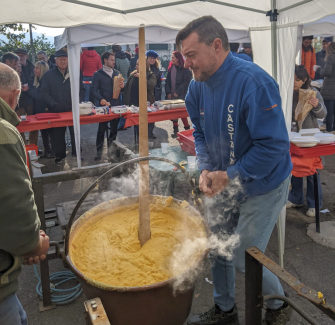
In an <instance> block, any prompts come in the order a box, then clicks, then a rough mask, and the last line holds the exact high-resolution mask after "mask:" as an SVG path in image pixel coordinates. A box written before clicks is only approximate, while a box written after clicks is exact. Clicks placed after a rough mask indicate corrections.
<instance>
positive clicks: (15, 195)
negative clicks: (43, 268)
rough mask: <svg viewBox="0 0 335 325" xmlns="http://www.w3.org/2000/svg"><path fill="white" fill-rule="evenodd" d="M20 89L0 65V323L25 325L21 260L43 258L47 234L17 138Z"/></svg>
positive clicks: (9, 71) (13, 76)
mask: <svg viewBox="0 0 335 325" xmlns="http://www.w3.org/2000/svg"><path fill="white" fill-rule="evenodd" d="M20 93H21V83H20V79H19V76H18V74H17V73H16V72H15V71H14V70H13V69H12V68H10V67H9V66H6V65H5V64H3V63H0V324H1V325H25V324H28V322H27V316H26V313H25V311H24V309H23V308H22V305H21V303H20V302H19V300H18V299H17V297H16V294H15V292H16V291H17V290H18V276H19V275H20V272H21V264H28V265H32V264H38V263H39V261H43V260H44V259H45V258H46V254H47V252H48V248H49V237H48V236H46V234H45V233H44V231H42V230H40V220H39V217H38V214H37V208H36V205H35V200H34V194H33V190H32V186H31V181H30V177H29V173H28V168H27V164H26V152H25V147H24V143H23V140H22V138H21V136H20V133H19V132H18V130H17V129H16V126H17V125H18V124H19V123H20V119H19V118H18V116H17V115H16V113H15V111H14V110H15V108H16V106H17V103H18V100H19V98H20Z"/></svg>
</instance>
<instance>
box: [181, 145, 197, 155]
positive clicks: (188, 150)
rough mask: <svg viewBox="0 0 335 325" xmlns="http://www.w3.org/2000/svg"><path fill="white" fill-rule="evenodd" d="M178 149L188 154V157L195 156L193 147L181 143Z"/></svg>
mask: <svg viewBox="0 0 335 325" xmlns="http://www.w3.org/2000/svg"><path fill="white" fill-rule="evenodd" d="M180 147H181V149H182V150H184V151H186V152H188V153H189V154H190V155H192V156H196V153H195V147H189V146H187V145H185V144H183V143H180Z"/></svg>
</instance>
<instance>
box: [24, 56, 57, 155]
mask: <svg viewBox="0 0 335 325" xmlns="http://www.w3.org/2000/svg"><path fill="white" fill-rule="evenodd" d="M47 71H49V65H48V64H47V63H46V62H44V61H38V62H36V64H35V68H34V74H35V77H34V79H32V80H30V83H29V86H28V87H27V88H28V89H27V90H26V91H27V94H28V95H29V96H30V97H31V98H32V104H33V114H40V113H47V108H46V104H45V102H44V101H43V100H42V96H41V86H42V82H43V76H44V74H45V73H46V72H47ZM41 135H42V140H43V146H44V153H43V155H42V156H41V157H46V156H48V155H51V145H50V140H49V130H41ZM37 140H38V131H31V132H30V133H29V144H36V145H37ZM50 158H52V157H50Z"/></svg>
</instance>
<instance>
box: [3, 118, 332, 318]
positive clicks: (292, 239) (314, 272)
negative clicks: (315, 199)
mask: <svg viewBox="0 0 335 325" xmlns="http://www.w3.org/2000/svg"><path fill="white" fill-rule="evenodd" d="M180 130H183V127H182V124H181V121H180ZM96 132H97V125H85V126H82V127H81V134H82V148H83V151H82V156H83V157H84V161H83V165H92V164H95V162H94V156H95V136H96ZM171 132H172V122H170V121H164V122H158V123H156V128H155V130H154V133H155V134H156V135H157V140H154V141H153V147H159V146H160V142H169V145H170V146H175V145H179V144H178V142H177V140H175V139H172V138H171V137H170V133H171ZM118 140H119V141H120V142H122V143H123V144H125V145H127V146H128V147H129V148H131V149H134V138H133V128H130V129H128V130H126V131H122V132H119V134H118ZM105 157H106V156H104V158H105ZM106 159H107V158H106ZM40 162H41V163H44V164H45V165H46V166H45V167H44V168H43V172H44V173H47V172H55V171H60V170H68V169H71V168H73V167H75V165H76V163H75V160H74V159H73V158H67V159H66V161H65V163H64V164H63V165H60V166H56V165H55V164H54V163H53V161H52V160H46V159H44V160H40ZM334 166H335V158H334V157H326V158H325V169H324V170H323V171H321V173H320V174H321V176H320V177H321V182H322V190H323V209H329V210H330V213H327V214H321V221H323V222H324V221H331V222H334V221H335V204H334V192H335V188H334V186H333V184H334V183H335V168H334ZM91 182H92V179H85V180H83V182H82V185H81V182H80V181H79V180H77V181H70V182H63V183H57V184H52V185H47V186H45V189H44V196H45V207H46V208H52V207H55V205H56V204H57V203H61V202H64V201H70V200H78V199H79V197H80V196H81V191H82V188H83V189H85V188H87V186H89V185H90V184H91ZM306 211H307V207H306V206H304V207H303V208H300V209H290V210H287V224H286V241H285V255H284V264H285V269H286V270H287V271H288V272H290V273H291V274H292V275H293V276H295V277H297V278H298V279H299V280H300V281H301V282H303V283H304V284H305V285H307V286H309V287H311V288H313V289H315V290H317V291H321V292H322V293H323V294H324V297H325V299H326V300H327V302H328V303H330V304H332V305H335V297H334V292H335V272H334V269H335V250H334V249H332V248H329V247H326V246H324V245H320V244H318V243H316V242H314V241H313V240H312V239H311V238H310V237H309V236H308V235H307V227H308V226H309V225H310V224H312V223H313V222H315V221H314V220H313V218H309V217H307V216H305V213H306ZM48 234H49V236H50V238H51V240H58V239H61V238H62V232H61V231H60V230H59V228H58V227H53V228H50V229H48ZM277 238H278V237H277V229H276V228H275V229H274V231H273V234H272V236H271V238H270V241H269V244H268V247H267V250H266V255H267V256H268V257H270V258H271V259H273V260H274V261H275V262H277V263H278V262H279V261H278V239H277ZM49 265H50V273H54V272H58V271H62V270H64V267H63V264H62V261H61V260H52V261H50V263H49ZM205 278H209V279H211V274H210V270H209V266H208V262H207V264H206V266H205V267H204V269H203V271H202V273H201V274H200V275H199V277H198V279H197V282H196V291H195V296H194V299H193V305H192V310H191V314H190V315H195V314H198V313H200V312H204V311H206V310H208V309H209V308H211V307H212V305H213V298H212V290H213V285H211V284H209V283H208V282H207V281H206V280H205ZM36 284H37V279H36V277H35V274H34V269H33V267H28V266H24V267H23V270H22V274H21V276H20V288H19V291H18V293H17V294H18V297H19V299H20V301H21V303H22V305H23V307H24V308H25V310H26V312H27V314H28V320H29V324H33V325H59V324H62V325H73V324H76V325H77V324H78V325H79V324H85V318H84V305H83V302H84V301H85V297H84V295H83V294H82V295H81V296H80V297H79V298H77V299H76V300H75V301H74V302H72V303H70V304H68V305H64V306H57V308H56V309H53V310H49V311H45V312H39V309H38V306H39V298H38V296H37V294H36V291H35V288H36ZM283 286H284V289H285V291H286V292H287V293H288V294H289V295H290V298H291V299H292V300H293V301H294V302H295V303H297V304H298V305H299V306H300V307H301V308H302V309H304V310H305V311H306V312H307V313H308V314H310V315H311V316H312V317H313V318H314V319H315V321H317V323H318V324H320V325H330V324H335V322H334V321H332V320H330V319H329V318H328V317H327V316H326V315H324V314H322V313H321V312H320V311H319V310H318V309H317V308H316V307H314V306H313V305H312V304H311V303H309V302H307V301H306V300H304V299H302V298H301V297H299V296H298V295H297V294H295V293H294V291H293V290H292V289H290V288H289V287H288V286H287V285H286V284H283ZM244 293H245V292H244V276H243V275H241V274H237V275H236V304H237V307H238V311H239V318H240V323H241V324H244V321H245V317H244V312H245V306H244ZM130 308H131V307H130ZM0 323H1V322H0ZM290 324H292V325H298V324H308V323H307V322H306V321H305V320H303V319H302V318H301V317H300V316H299V315H298V314H297V313H293V316H292V318H291V321H290ZM125 325H135V324H125ZM157 325H159V324H157ZM171 325H174V324H171Z"/></svg>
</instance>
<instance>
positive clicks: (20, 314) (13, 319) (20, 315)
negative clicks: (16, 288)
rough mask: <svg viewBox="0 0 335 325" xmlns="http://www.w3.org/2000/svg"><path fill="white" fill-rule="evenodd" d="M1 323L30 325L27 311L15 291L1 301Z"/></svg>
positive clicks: (6, 324)
mask: <svg viewBox="0 0 335 325" xmlns="http://www.w3.org/2000/svg"><path fill="white" fill-rule="evenodd" d="M0 324H1V325H28V319H27V315H26V312H25V311H24V309H23V307H22V305H21V303H20V301H19V299H17V297H16V294H15V293H12V294H11V295H10V296H8V297H7V298H6V299H5V300H3V301H2V302H0Z"/></svg>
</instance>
